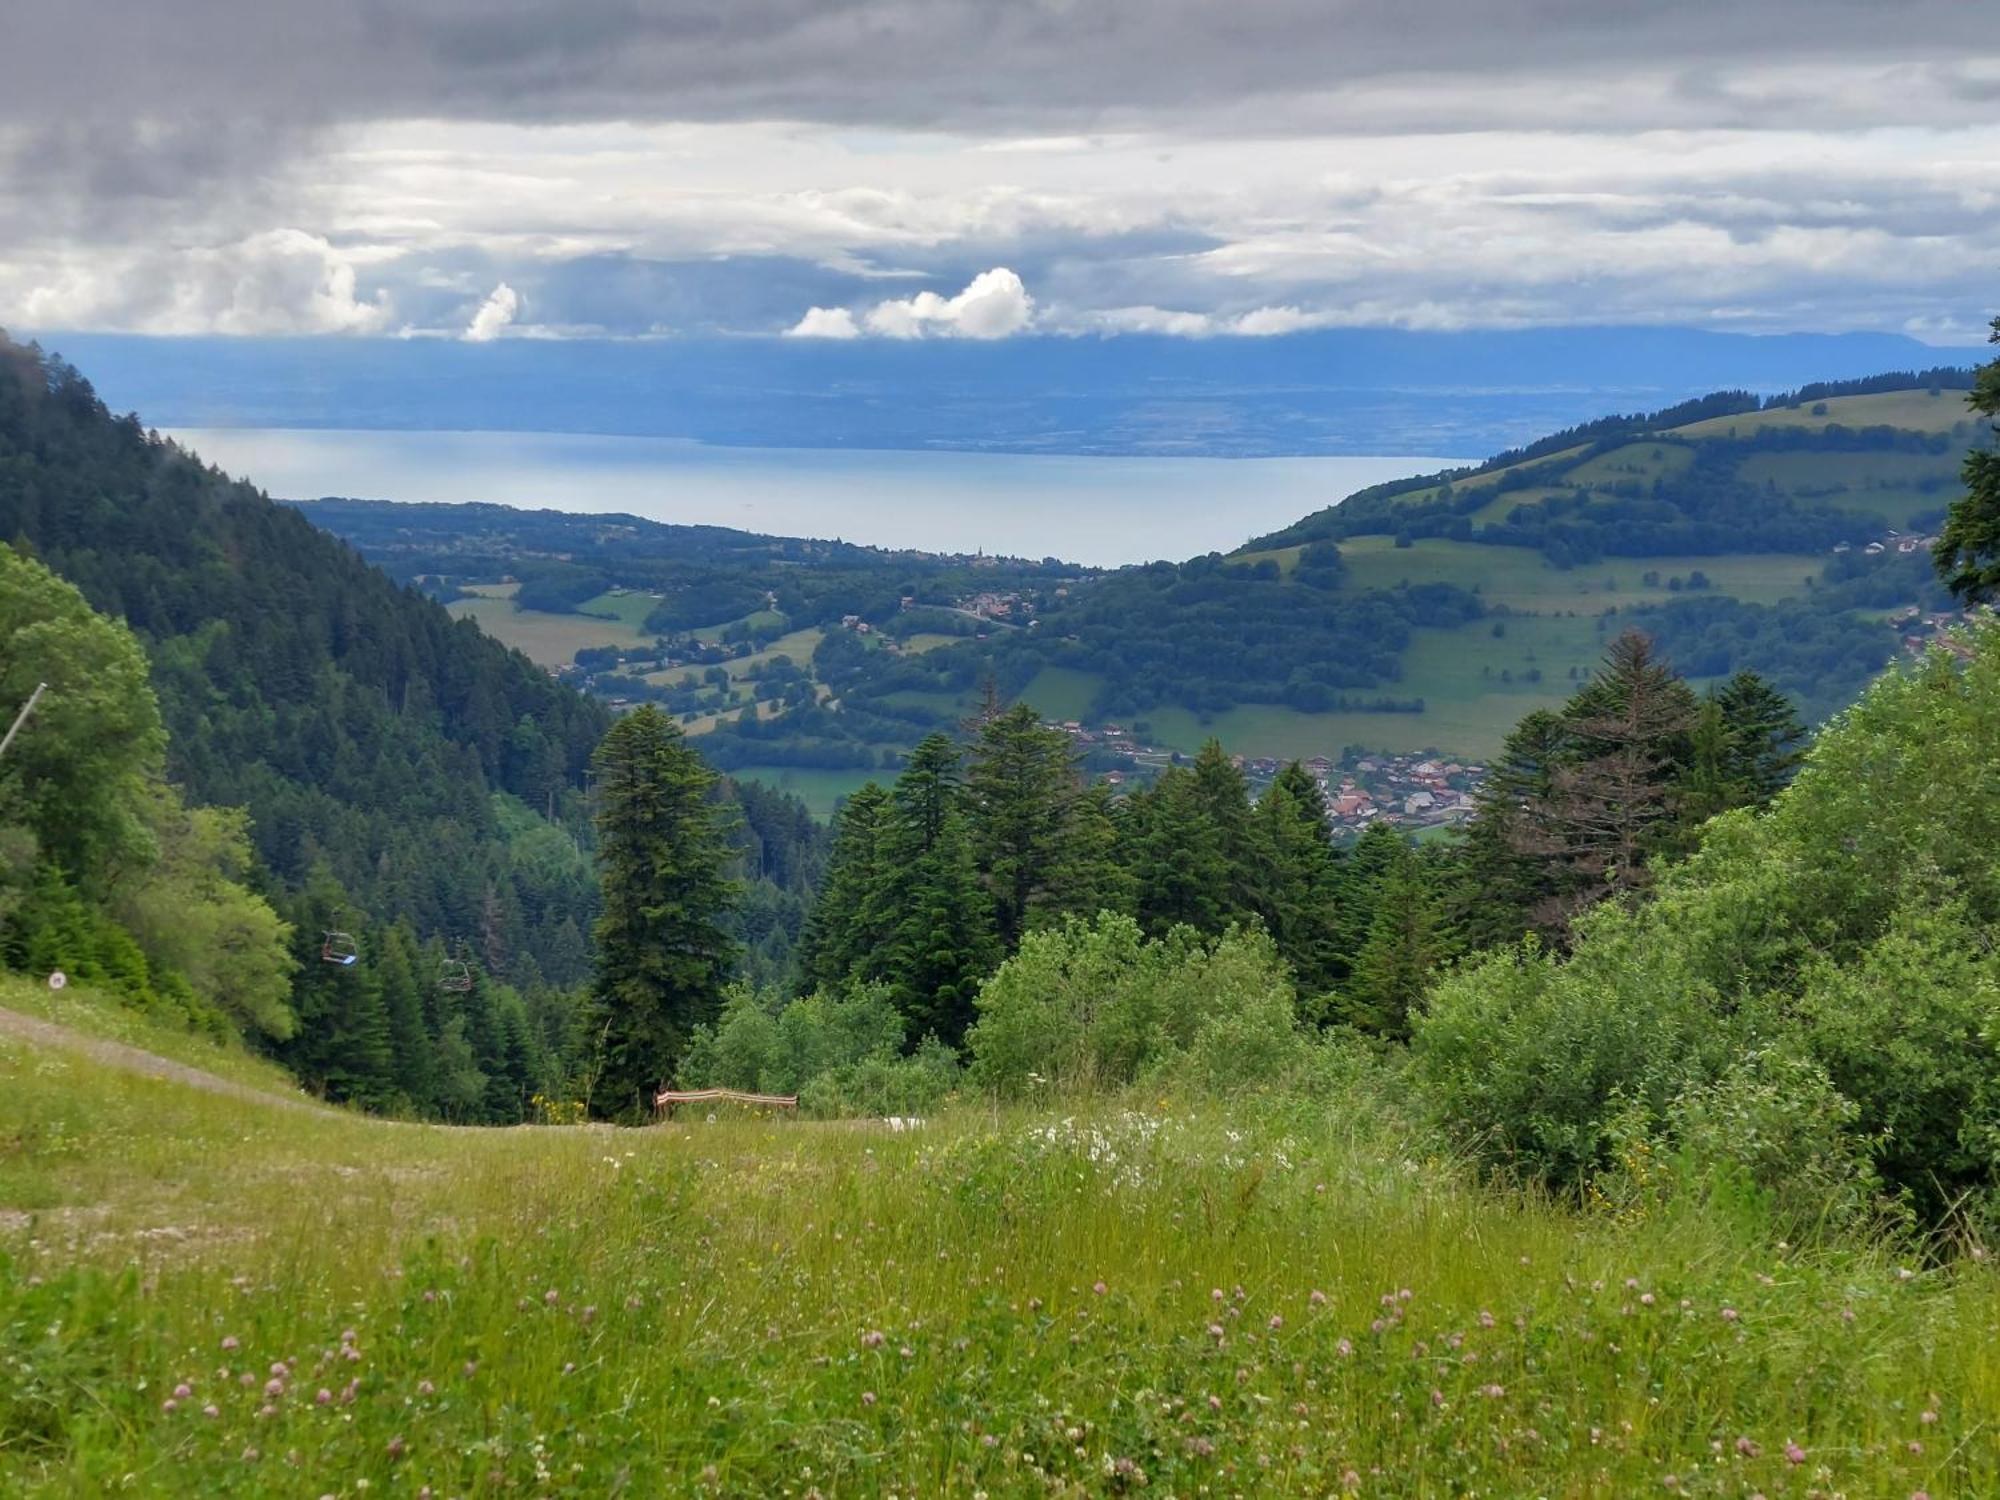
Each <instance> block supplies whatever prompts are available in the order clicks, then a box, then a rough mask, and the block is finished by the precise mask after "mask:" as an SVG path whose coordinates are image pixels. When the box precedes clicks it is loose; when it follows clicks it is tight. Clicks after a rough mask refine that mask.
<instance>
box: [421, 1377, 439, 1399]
mask: <svg viewBox="0 0 2000 1500" xmlns="http://www.w3.org/2000/svg"><path fill="white" fill-rule="evenodd" d="M417 1394H418V1395H419V1396H434V1395H436V1394H437V1387H436V1386H434V1385H432V1384H431V1383H430V1382H429V1381H428V1380H419V1381H418V1382H417Z"/></svg>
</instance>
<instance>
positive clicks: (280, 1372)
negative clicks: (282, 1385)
mask: <svg viewBox="0 0 2000 1500" xmlns="http://www.w3.org/2000/svg"><path fill="white" fill-rule="evenodd" d="M291 1373H292V1371H291V1367H290V1366H289V1365H287V1364H286V1363H285V1362H284V1361H283V1360H282V1359H281V1360H279V1361H278V1362H277V1363H276V1364H274V1365H272V1366H271V1375H272V1378H273V1379H276V1380H283V1379H284V1378H285V1377H286V1376H287V1375H289V1374H291Z"/></svg>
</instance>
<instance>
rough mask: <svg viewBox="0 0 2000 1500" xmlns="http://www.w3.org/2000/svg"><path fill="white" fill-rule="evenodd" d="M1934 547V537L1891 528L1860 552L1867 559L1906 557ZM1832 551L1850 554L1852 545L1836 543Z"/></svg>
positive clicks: (1852, 548) (1850, 543)
mask: <svg viewBox="0 0 2000 1500" xmlns="http://www.w3.org/2000/svg"><path fill="white" fill-rule="evenodd" d="M1935 545H1937V538H1936V537H1934V536H1915V535H1912V534H1910V533H1906V532H1901V531H1898V530H1896V529H1895V527H1893V526H1892V527H1890V528H1889V530H1888V531H1887V532H1886V533H1884V534H1883V536H1882V537H1881V539H1880V540H1878V541H1873V542H1868V543H1866V544H1864V545H1863V546H1862V548H1861V551H1862V552H1863V554H1865V555H1866V556H1868V557H1880V556H1881V555H1882V554H1883V553H1885V552H1900V553H1903V554H1905V555H1906V556H1907V555H1908V554H1909V553H1912V552H1928V551H1930V549H1931V548H1932V547H1934V546H1935ZM1833 550H1834V551H1835V552H1852V551H1853V550H1854V544H1853V543H1852V542H1836V543H1834V547H1833Z"/></svg>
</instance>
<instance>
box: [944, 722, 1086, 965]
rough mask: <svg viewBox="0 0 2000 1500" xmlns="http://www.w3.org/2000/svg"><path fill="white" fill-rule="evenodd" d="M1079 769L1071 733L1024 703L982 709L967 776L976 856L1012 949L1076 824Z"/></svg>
mask: <svg viewBox="0 0 2000 1500" xmlns="http://www.w3.org/2000/svg"><path fill="white" fill-rule="evenodd" d="M1077 780H1078V778H1077V773H1076V768H1075V766H1074V765H1073V764H1072V761H1071V755H1070V748H1069V738H1068V736H1066V735H1064V734H1063V733H1062V732H1061V731H1060V730H1055V729H1044V728H1043V727H1042V724H1041V721H1040V719H1039V718H1037V717H1036V714H1035V711H1034V709H1032V708H1030V707H1029V706H1028V705H1027V704H1025V703H1017V704H1015V705H1014V706H1013V707H1012V708H1009V709H1006V710H1004V711H1002V712H998V713H993V714H990V715H989V716H987V717H986V718H985V719H984V720H983V722H982V723H981V724H980V727H979V737H978V739H977V740H975V741H974V743H973V746H972V757H971V764H970V765H969V767H968V768H967V772H966V778H965V793H966V797H965V800H966V811H967V814H968V816H969V819H970V823H971V830H972V853H973V859H974V861H975V862H976V863H977V865H978V867H979V872H980V875H981V877H982V878H983V879H984V881H985V883H986V887H987V889H988V890H989V891H991V892H992V894H993V919H994V927H995V929H996V932H997V934H998V936H999V939H1000V942H1001V944H1002V946H1003V947H1005V948H1007V949H1008V950H1009V951H1011V950H1012V949H1013V948H1014V946H1015V945H1016V944H1017V943H1019V942H1020V941H1021V934H1022V933H1023V932H1025V931H1027V930H1028V928H1029V927H1030V926H1031V925H1032V924H1033V922H1034V919H1035V917H1036V915H1037V913H1038V912H1039V911H1040V910H1041V909H1043V908H1045V907H1046V906H1047V905H1048V904H1049V900H1050V890H1049V887H1050V883H1051V881H1052V880H1053V879H1054V878H1055V876H1056V874H1057V871H1058V869H1059V867H1060V865H1061V864H1062V862H1063V860H1064V858H1065V856H1066V855H1067V854H1068V853H1069V852H1070V847H1069V846H1070V840H1071V838H1072V837H1073V836H1074V832H1075V830H1073V829H1072V828H1071V827H1070V814H1071V809H1072V807H1073V806H1074V804H1075V802H1076V799H1077V795H1078V786H1077Z"/></svg>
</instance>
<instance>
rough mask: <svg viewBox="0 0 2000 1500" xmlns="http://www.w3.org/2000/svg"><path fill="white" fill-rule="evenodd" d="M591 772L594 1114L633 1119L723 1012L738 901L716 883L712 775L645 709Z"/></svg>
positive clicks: (608, 739)
mask: <svg viewBox="0 0 2000 1500" xmlns="http://www.w3.org/2000/svg"><path fill="white" fill-rule="evenodd" d="M591 766H592V769H593V771H594V772H595V774H596V786H597V798H598V810H597V839H598V865H599V869H600V887H601V890H602V901H603V915H602V916H600V917H599V918H598V921H597V976H596V981H595V984H594V986H593V989H592V992H591V1007H590V1014H591V1021H592V1028H591V1029H592V1031H593V1033H595V1034H597V1035H598V1036H600V1037H601V1040H600V1042H599V1049H600V1051H599V1062H598V1070H597V1082H596V1094H595V1097H593V1098H592V1100H591V1108H592V1109H593V1110H594V1111H596V1112H597V1113H598V1114H599V1115H601V1116H621V1117H625V1118H638V1117H642V1116H644V1115H645V1114H646V1113H647V1112H649V1111H650V1109H651V1107H652V1095H653V1092H654V1090H656V1089H657V1088H658V1087H659V1085H660V1084H661V1083H662V1082H663V1081H664V1080H666V1079H668V1078H671V1077H672V1076H673V1068H674V1063H675V1061H676V1059H677V1058H678V1057H679V1055H680V1051H681V1048H682V1047H683V1046H685V1045H686V1043H687V1039H688V1035H689V1033H690V1032H691V1031H692V1030H693V1028H694V1027H695V1026H697V1025H699V1024H701V1023H702V1022H704V1021H706V1020H708V1019H709V1018H710V1017H711V1016H713V1015H714V1014H715V1013H716V1011H718V1010H719V1009H720V1008H721V1003H722V986H723V982H724V980H725V978H726V977H727V975H728V971H729V965H730V960H731V958H732V956H733V955H732V951H731V944H730V940H729V937H728V935H727V933H725V932H724V930H723V928H722V926H721V918H722V915H723V914H724V912H725V911H726V910H727V909H728V908H729V906H730V904H731V903H732V901H733V899H734V895H735V892H734V887H733V886H732V884H731V882H730V881H729V880H728V879H727V878H726V877H725V876H724V874H723V871H724V869H725V868H726V866H727V864H728V862H729V860H730V858H731V853H730V850H729V846H728V843H727V841H726V839H725V837H724V834H723V829H722V827H721V820H720V809H719V808H718V805H717V803H716V802H715V800H714V798H713V797H712V795H711V793H712V791H713V789H714V786H715V781H716V777H715V773H714V772H712V771H710V770H709V769H708V767H707V766H705V765H703V764H702V761H701V758H700V757H699V756H697V755H696V754H695V753H694V752H693V751H692V750H690V749H689V748H688V747H687V745H686V744H685V743H684V741H683V740H682V737H681V731H680V728H679V726H678V725H676V724H675V723H674V722H673V720H672V719H670V718H668V717H667V716H666V715H665V714H663V713H661V712H660V711H659V710H658V709H657V708H655V707H654V706H653V705H651V704H646V705H643V706H642V707H640V708H638V709H636V710H634V711H633V712H632V713H630V714H628V715H626V716H625V717H624V718H623V719H620V720H619V721H618V722H617V723H616V724H614V725H613V726H612V728H611V731H610V732H609V733H608V734H606V735H605V737H604V741H603V743H602V744H601V745H600V746H599V747H598V750H597V754H596V755H595V756H594V757H593V758H592V761H591Z"/></svg>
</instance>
